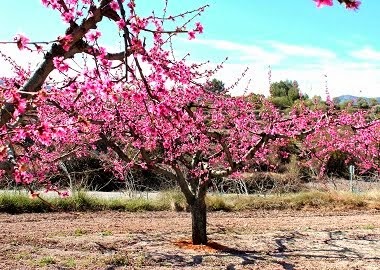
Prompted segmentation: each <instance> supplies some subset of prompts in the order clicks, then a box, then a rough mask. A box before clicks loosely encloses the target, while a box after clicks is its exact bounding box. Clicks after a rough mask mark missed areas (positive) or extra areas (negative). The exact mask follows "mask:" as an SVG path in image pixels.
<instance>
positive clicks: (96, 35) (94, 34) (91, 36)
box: [86, 30, 102, 42]
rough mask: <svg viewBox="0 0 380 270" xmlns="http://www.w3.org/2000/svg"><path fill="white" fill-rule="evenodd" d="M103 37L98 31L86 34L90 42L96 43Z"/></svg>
mask: <svg viewBox="0 0 380 270" xmlns="http://www.w3.org/2000/svg"><path fill="white" fill-rule="evenodd" d="M101 35H102V34H101V33H100V32H99V31H98V30H92V31H89V32H88V33H87V34H86V38H87V40H88V41H91V42H95V41H96V40H97V39H98V38H99V37H100V36H101Z"/></svg>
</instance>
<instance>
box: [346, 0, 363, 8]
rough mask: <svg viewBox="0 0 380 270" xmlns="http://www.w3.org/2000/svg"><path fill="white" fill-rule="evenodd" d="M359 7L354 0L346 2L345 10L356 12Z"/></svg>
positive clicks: (359, 3)
mask: <svg viewBox="0 0 380 270" xmlns="http://www.w3.org/2000/svg"><path fill="white" fill-rule="evenodd" d="M360 5H361V2H360V1H356V0H353V1H348V2H346V8H348V9H353V10H357V9H359V6H360Z"/></svg>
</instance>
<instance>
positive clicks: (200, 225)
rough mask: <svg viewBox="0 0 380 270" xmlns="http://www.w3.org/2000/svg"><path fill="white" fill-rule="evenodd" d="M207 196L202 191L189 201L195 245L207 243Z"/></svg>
mask: <svg viewBox="0 0 380 270" xmlns="http://www.w3.org/2000/svg"><path fill="white" fill-rule="evenodd" d="M205 197H206V193H203V192H201V193H200V194H198V196H196V198H195V199H194V200H193V201H192V202H190V203H189V205H190V211H191V223H192V224H191V225H192V241H193V245H206V244H207V229H206V228H207V209H206V201H205Z"/></svg>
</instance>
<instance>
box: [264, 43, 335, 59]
mask: <svg viewBox="0 0 380 270" xmlns="http://www.w3.org/2000/svg"><path fill="white" fill-rule="evenodd" d="M269 44H270V45H271V46H272V47H273V48H275V49H276V50H278V51H279V52H280V53H282V54H285V55H289V56H301V57H315V58H335V57H336V54H335V53H334V52H332V51H330V50H327V49H323V48H318V47H311V46H299V45H292V44H286V43H281V42H278V41H270V42H269Z"/></svg>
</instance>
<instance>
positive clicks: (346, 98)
mask: <svg viewBox="0 0 380 270" xmlns="http://www.w3.org/2000/svg"><path fill="white" fill-rule="evenodd" d="M358 98H364V99H365V100H367V102H369V101H370V100H371V99H373V98H368V97H357V96H352V95H342V96H339V97H335V98H334V102H336V103H338V104H341V103H344V102H346V101H352V102H353V103H354V104H355V103H356V101H357V100H358ZM375 99H376V100H377V102H379V103H380V97H375Z"/></svg>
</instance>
